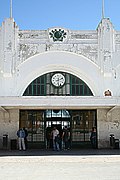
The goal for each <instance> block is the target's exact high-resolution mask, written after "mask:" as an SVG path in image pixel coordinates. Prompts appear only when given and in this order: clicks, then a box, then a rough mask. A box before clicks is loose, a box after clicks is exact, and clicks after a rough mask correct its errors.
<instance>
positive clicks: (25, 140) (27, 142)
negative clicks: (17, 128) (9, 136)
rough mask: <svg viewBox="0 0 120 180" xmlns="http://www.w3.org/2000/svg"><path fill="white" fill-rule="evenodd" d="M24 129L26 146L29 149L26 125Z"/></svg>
mask: <svg viewBox="0 0 120 180" xmlns="http://www.w3.org/2000/svg"><path fill="white" fill-rule="evenodd" d="M23 130H24V131H25V138H24V140H25V147H26V149H27V148H28V142H27V137H28V131H27V129H26V128H25V127H24V128H23Z"/></svg>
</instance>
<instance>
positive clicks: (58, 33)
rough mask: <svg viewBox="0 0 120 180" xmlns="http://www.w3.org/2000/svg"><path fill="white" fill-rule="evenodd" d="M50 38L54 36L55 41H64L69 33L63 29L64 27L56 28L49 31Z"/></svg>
mask: <svg viewBox="0 0 120 180" xmlns="http://www.w3.org/2000/svg"><path fill="white" fill-rule="evenodd" d="M49 35H50V38H53V41H54V42H55V41H63V39H64V38H66V35H67V33H66V32H65V31H64V30H62V29H59V30H57V29H54V30H51V32H50V33H49Z"/></svg>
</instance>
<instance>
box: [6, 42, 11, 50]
mask: <svg viewBox="0 0 120 180" xmlns="http://www.w3.org/2000/svg"><path fill="white" fill-rule="evenodd" d="M6 49H7V50H8V51H11V50H12V42H11V41H9V43H8V45H7V47H6Z"/></svg>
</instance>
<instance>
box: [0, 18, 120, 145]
mask: <svg viewBox="0 0 120 180" xmlns="http://www.w3.org/2000/svg"><path fill="white" fill-rule="evenodd" d="M0 87H1V88H0V148H2V138H3V135H8V142H9V144H10V141H11V140H12V139H17V136H16V132H17V130H18V129H19V128H20V127H26V128H27V130H28V144H29V147H30V148H46V139H47V138H46V130H47V129H51V128H52V127H53V126H57V128H58V129H59V131H60V132H61V131H62V129H63V127H64V126H66V125H67V126H68V127H69V129H70V134H71V147H77V148H82V147H86V148H88V147H89V146H90V134H91V129H92V127H94V126H95V127H96V129H97V147H98V148H109V147H110V143H109V141H110V135H111V134H114V135H115V137H116V138H117V139H119V138H120V31H116V30H115V29H114V27H113V24H112V23H111V21H110V19H109V18H103V19H102V20H101V22H100V23H99V24H98V26H97V28H96V30H86V31H82V30H70V29H66V28H63V27H54V28H49V29H47V30H20V29H19V27H18V26H17V24H16V23H15V21H14V19H13V18H8V19H5V20H4V22H3V23H2V25H1V27H0ZM108 90H109V91H110V93H111V94H110V95H106V94H105V92H107V91H108Z"/></svg>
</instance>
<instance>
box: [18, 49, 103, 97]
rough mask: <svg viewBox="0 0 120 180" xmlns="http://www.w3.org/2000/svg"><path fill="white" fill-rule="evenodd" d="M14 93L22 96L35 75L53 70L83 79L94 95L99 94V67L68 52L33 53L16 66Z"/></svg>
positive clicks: (84, 58) (80, 56) (100, 79)
mask: <svg viewBox="0 0 120 180" xmlns="http://www.w3.org/2000/svg"><path fill="white" fill-rule="evenodd" d="M18 71H19V75H18V76H17V88H16V95H17V96H22V94H23V92H24V91H25V89H26V88H27V86H28V85H29V84H30V83H31V82H32V81H33V80H34V79H36V78H37V77H39V76H41V75H43V74H46V73H49V72H55V71H63V72H66V73H70V74H73V75H75V76H77V77H78V78H80V79H81V80H83V81H84V82H85V83H86V84H87V85H88V87H89V88H90V89H91V91H92V92H93V94H94V95H100V94H101V92H100V88H99V85H100V83H101V82H102V78H101V74H100V70H99V67H98V66H97V65H96V64H95V63H93V62H92V61H90V60H89V59H88V58H86V57H84V56H82V55H77V54H75V53H68V52H58V51H56V52H53V51H52V52H46V53H41V54H39V55H35V56H33V57H31V58H29V59H28V60H26V61H25V62H23V63H22V64H21V65H20V66H19V67H18ZM98 79H99V83H98Z"/></svg>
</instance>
